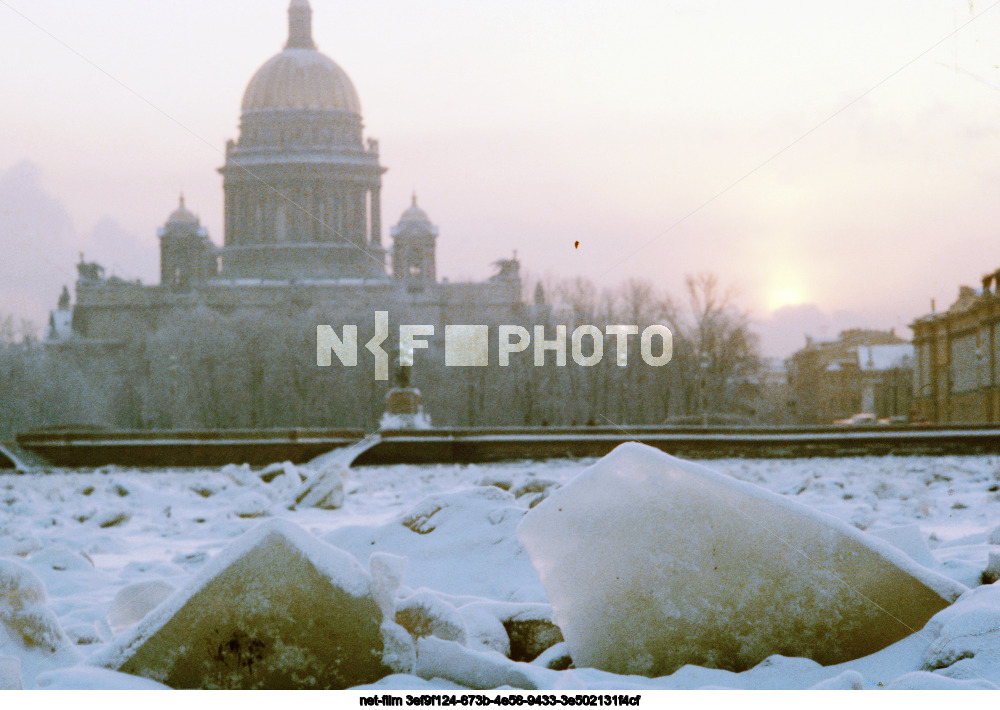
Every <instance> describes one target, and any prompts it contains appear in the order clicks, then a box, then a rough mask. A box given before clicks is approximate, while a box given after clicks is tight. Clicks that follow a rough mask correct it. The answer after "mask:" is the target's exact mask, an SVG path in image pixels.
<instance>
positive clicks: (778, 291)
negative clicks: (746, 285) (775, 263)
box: [767, 285, 805, 312]
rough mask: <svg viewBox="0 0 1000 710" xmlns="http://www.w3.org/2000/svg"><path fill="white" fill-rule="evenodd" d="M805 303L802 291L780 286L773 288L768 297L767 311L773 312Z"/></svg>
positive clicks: (793, 287) (792, 287)
mask: <svg viewBox="0 0 1000 710" xmlns="http://www.w3.org/2000/svg"><path fill="white" fill-rule="evenodd" d="M804 302H805V297H804V296H803V294H802V291H801V289H798V288H796V287H795V286H787V285H785V286H779V287H777V288H773V289H771V290H770V292H769V293H768V295H767V309H768V310H769V311H771V312H774V311H776V310H778V309H779V308H784V307H785V306H797V305H799V304H800V303H804Z"/></svg>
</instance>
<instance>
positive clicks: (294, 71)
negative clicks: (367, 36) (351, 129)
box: [243, 0, 361, 114]
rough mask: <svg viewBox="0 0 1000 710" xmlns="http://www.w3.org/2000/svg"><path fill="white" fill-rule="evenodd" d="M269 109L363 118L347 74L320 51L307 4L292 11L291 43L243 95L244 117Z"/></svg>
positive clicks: (295, 4)
mask: <svg viewBox="0 0 1000 710" xmlns="http://www.w3.org/2000/svg"><path fill="white" fill-rule="evenodd" d="M267 109H318V110H334V111H346V112H349V113H354V114H360V113H361V103H360V102H359V101H358V94H357V91H355V89H354V85H353V84H352V83H351V80H350V78H349V77H348V76H347V73H346V72H345V71H344V70H343V69H341V68H340V67H339V66H338V65H337V63H336V62H334V61H333V60H332V59H330V58H329V57H328V56H326V55H325V54H323V53H321V52H319V51H318V50H317V49H316V45H315V44H314V43H313V40H312V10H311V9H310V7H309V3H308V1H307V0H292V3H291V5H290V6H289V8H288V43H287V44H286V45H285V49H284V51H282V52H281V53H279V54H277V55H275V56H273V57H271V59H269V60H268V61H267V62H265V63H264V66H262V67H261V68H260V69H258V70H257V73H256V74H254V76H253V78H252V79H251V80H250V83H249V84H248V85H247V90H246V93H244V94H243V113H249V112H252V111H263V110H267Z"/></svg>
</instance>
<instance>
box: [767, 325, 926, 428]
mask: <svg viewBox="0 0 1000 710" xmlns="http://www.w3.org/2000/svg"><path fill="white" fill-rule="evenodd" d="M786 369H787V371H788V382H789V390H790V393H791V404H792V411H793V415H794V418H795V419H796V420H797V421H798V422H799V423H802V424H831V423H833V422H835V421H837V420H841V419H847V418H848V417H851V416H853V415H855V414H871V415H874V417H875V418H878V419H882V418H887V417H900V418H902V417H906V418H909V417H910V415H911V407H912V397H913V391H912V389H913V386H912V385H913V346H912V345H910V344H909V343H907V342H906V341H905V340H903V339H902V338H900V337H898V336H897V335H896V334H895V333H894V332H892V331H882V330H867V329H851V330H845V331H843V332H841V333H840V335H839V336H838V337H837V338H836V339H835V340H827V341H819V340H813V339H812V338H807V340H806V346H805V347H804V348H802V349H801V350H798V351H797V352H796V353H794V354H793V355H792V356H791V357H790V358H788V360H787V361H786Z"/></svg>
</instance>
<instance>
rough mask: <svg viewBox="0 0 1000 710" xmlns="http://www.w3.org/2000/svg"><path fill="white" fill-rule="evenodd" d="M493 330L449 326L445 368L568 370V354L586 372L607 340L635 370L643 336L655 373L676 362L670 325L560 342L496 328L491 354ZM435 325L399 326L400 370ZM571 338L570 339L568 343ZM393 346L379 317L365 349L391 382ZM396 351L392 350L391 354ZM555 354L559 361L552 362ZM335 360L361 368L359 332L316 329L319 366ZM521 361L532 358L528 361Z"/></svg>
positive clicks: (385, 319) (584, 330) (587, 329)
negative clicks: (633, 348) (634, 341)
mask: <svg viewBox="0 0 1000 710" xmlns="http://www.w3.org/2000/svg"><path fill="white" fill-rule="evenodd" d="M490 327H491V326H488V325H446V326H445V327H444V364H445V365H446V366H448V367H487V366H489V365H491V364H493V365H499V366H500V367H508V366H509V365H510V363H511V356H512V355H516V354H517V353H523V352H525V351H526V350H528V349H529V348H531V350H532V356H533V362H534V364H535V366H536V367H541V366H543V365H545V364H546V362H547V361H552V360H554V361H555V364H556V366H558V367H565V365H566V363H567V353H568V354H569V357H572V358H573V362H575V363H576V364H577V365H580V366H581V367H593V366H594V365H597V364H598V363H599V362H601V361H602V360H603V359H604V351H605V339H609V340H612V341H613V344H612V348H611V349H613V351H614V358H615V362H616V364H617V365H618V366H619V367H625V366H627V365H628V364H629V354H630V353H629V336H630V335H633V336H634V335H638V336H639V356H640V358H641V359H642V361H643V362H644V363H646V364H647V365H649V366H651V367H662V366H663V365H666V364H667V363H668V362H670V358H671V357H672V356H673V349H674V348H673V335H672V334H671V332H670V329H669V328H667V326H665V325H650V326H647V327H646V328H644V329H643V330H642V332H641V333H640V332H639V326H637V325H608V326H605V327H604V329H603V330H601V329H600V328H599V327H597V326H595V325H580V326H577V327H576V328H574V329H573V332H572V333H567V328H566V326H565V325H557V326H555V335H554V337H551V338H550V337H547V336H546V333H545V326H541V325H536V326H534V327H533V328H532V329H531V330H528V328H526V327H524V326H521V325H499V326H493V327H494V328H495V330H496V335H497V338H496V344H497V345H496V349H495V350H496V351H495V353H493V355H494V356H493V357H491V353H490ZM434 331H435V328H434V326H433V325H427V324H423V325H413V324H406V325H403V324H401V325H400V326H399V334H398V335H399V338H398V345H399V353H400V359H399V364H400V365H402V366H412V365H413V353H414V352H415V351H416V350H420V349H423V348H428V347H429V346H430V341H429V340H427V338H432V337H433V336H434V335H435V332H434ZM567 336H568V337H567ZM388 340H389V312H388V311H375V335H374V336H372V338H371V339H370V340H369V341H368V342H367V343H365V344H364V348H365V350H367V351H368V352H369V353H371V355H372V357H373V362H374V365H375V379H376V380H388V379H389V353H388V352H387V351H386V350H385V349H384V348H383V346H384V345H386V344H387V341H388ZM391 347H392V345H391V344H390V348H391ZM549 351H551V352H552V353H553V357H551V358H546V353H548V352H549ZM334 356H336V358H337V360H339V361H340V364H341V365H347V366H348V367H354V366H356V365H357V364H358V326H357V325H344V326H343V327H342V329H341V332H340V334H339V335H338V334H337V331H336V330H334V328H333V326H332V325H317V326H316V364H317V365H319V366H320V367H330V366H331V365H332V364H333V360H334ZM521 357H528V355H522V356H521Z"/></svg>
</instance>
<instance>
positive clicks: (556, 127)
mask: <svg viewBox="0 0 1000 710" xmlns="http://www.w3.org/2000/svg"><path fill="white" fill-rule="evenodd" d="M287 4H288V3H287V0H259V1H257V2H254V3H253V4H252V10H251V9H249V8H248V3H246V2H239V1H238V0H213V2H211V3H205V2H199V1H195V0H172V1H171V2H162V1H159V0H157V1H156V2H153V1H148V2H142V3H135V2H125V1H124V0H119V1H114V0H90V1H89V2H87V3H78V2H71V1H70V0H30V2H29V1H28V0H0V65H2V67H3V69H4V71H3V72H2V73H0V92H2V95H3V96H4V101H3V103H2V108H0V135H2V140H0V314H7V313H15V314H16V315H18V316H21V317H25V318H30V319H32V320H34V321H36V322H37V323H42V322H44V320H45V317H46V311H47V309H48V308H51V307H54V305H55V302H56V299H57V297H58V294H59V290H60V289H61V286H62V284H64V283H65V284H71V283H72V281H73V280H74V279H75V271H74V268H73V265H74V263H75V262H76V261H77V259H78V252H80V251H84V252H85V253H86V255H87V258H88V260H90V259H96V260H98V261H101V262H103V263H105V264H106V265H107V266H108V267H110V270H111V271H113V272H114V273H115V274H117V275H118V276H120V277H122V278H127V279H135V278H141V279H142V280H143V281H146V282H156V281H157V279H158V274H157V264H158V252H157V241H156V229H157V228H158V227H159V226H161V225H162V224H163V222H164V221H165V219H166V217H167V215H168V214H169V213H170V211H171V210H172V209H173V208H174V206H175V205H176V202H177V195H178V192H179V191H181V190H183V192H184V194H185V197H186V201H187V205H188V206H189V207H190V208H192V209H193V210H194V211H196V212H197V213H199V214H200V216H201V219H202V222H203V224H205V225H206V226H207V227H208V230H209V234H210V235H211V237H212V239H213V240H214V241H215V242H216V243H217V244H221V243H222V239H223V231H222V189H221V178H220V176H219V175H218V173H217V172H216V169H217V168H218V167H219V166H220V165H221V164H222V162H223V150H224V147H225V142H226V140H227V139H230V138H235V137H236V135H237V122H238V119H239V106H240V100H241V97H242V93H243V90H244V88H245V86H246V83H247V81H248V80H249V78H250V77H251V75H252V74H253V72H254V71H255V70H256V69H257V68H258V67H259V66H260V65H261V64H262V63H263V62H264V61H265V60H266V59H268V58H269V57H270V56H272V55H273V54H275V53H276V52H278V51H279V50H280V49H281V47H282V45H283V42H284V39H285V34H286V24H285V10H286V7H287ZM312 5H313V10H314V36H315V38H316V41H317V44H318V46H319V48H320V50H321V51H323V52H324V53H326V54H328V55H329V56H330V57H332V58H333V59H334V60H335V61H336V62H337V63H338V64H340V65H341V66H342V67H343V68H344V69H345V70H346V71H347V73H348V74H349V75H350V77H351V78H352V80H353V82H354V84H355V86H356V87H357V90H358V93H359V95H360V98H361V104H362V111H363V116H364V120H365V125H366V134H367V135H369V136H372V137H375V138H377V139H379V141H380V144H381V159H382V162H383V164H385V165H386V166H387V167H388V168H389V172H388V173H387V174H386V175H385V178H384V188H383V215H384V221H385V223H386V227H385V232H386V234H384V235H383V236H384V237H386V238H388V234H387V232H388V225H391V224H395V222H396V221H397V219H398V216H399V214H400V213H401V212H402V211H403V209H405V207H406V206H407V205H408V204H409V199H410V194H411V192H412V191H413V190H416V191H417V193H418V195H419V200H420V204H421V206H422V207H424V208H425V209H426V210H427V212H428V213H429V215H430V216H431V218H432V219H433V220H434V222H435V223H436V224H437V225H438V226H439V227H440V230H441V236H440V239H439V243H438V272H439V274H440V275H442V276H446V277H449V278H452V279H458V278H466V277H471V278H483V277H485V276H487V275H488V274H490V273H491V271H492V270H491V267H490V263H491V262H492V261H493V260H495V259H497V258H500V257H507V256H509V255H510V254H511V253H512V252H513V251H514V250H516V251H517V254H518V257H519V258H520V259H521V261H522V265H523V269H524V270H525V271H527V272H529V273H533V274H544V273H552V274H558V275H564V276H571V275H572V276H575V275H582V276H586V277H589V278H591V279H593V280H594V281H596V282H598V283H600V284H606V285H613V284H615V283H618V282H620V281H622V280H624V279H626V278H629V277H638V278H643V279H648V280H651V281H653V282H655V283H656V284H657V285H658V286H659V287H660V288H662V289H663V290H665V291H668V292H672V293H680V292H681V290H682V287H683V278H684V275H685V274H687V273H695V272H701V271H714V272H716V273H718V274H719V275H720V277H721V278H722V280H723V281H724V282H726V283H732V284H736V285H737V286H738V287H739V289H740V293H741V302H742V303H743V305H745V306H746V307H748V308H750V309H752V311H753V312H754V314H755V316H756V317H757V322H758V329H759V330H760V331H761V332H762V334H763V336H764V346H765V352H767V353H768V354H782V355H783V354H788V352H790V351H791V350H792V349H794V348H795V347H798V346H799V345H801V344H802V342H803V335H804V334H805V333H811V334H813V335H816V336H823V335H834V334H835V333H836V330H837V329H839V328H842V327H849V326H855V325H863V326H879V327H896V329H897V332H900V333H901V334H903V335H905V336H907V337H908V336H909V331H908V330H907V329H906V327H905V326H906V324H907V323H908V322H910V321H911V320H912V319H913V318H914V317H916V316H919V315H922V314H924V313H926V312H928V311H929V310H930V301H931V299H935V300H936V302H937V307H938V308H939V309H941V308H944V307H946V306H947V305H948V304H950V303H951V302H952V301H953V300H954V298H955V296H956V295H957V292H958V287H959V285H960V284H962V283H967V284H972V285H975V284H976V283H977V282H978V279H979V277H980V276H981V275H982V274H983V273H986V272H987V271H992V270H994V269H995V268H997V267H998V266H1000V253H998V251H1000V250H998V249H997V248H996V236H997V227H996V225H997V224H998V223H1000V201H998V199H997V195H998V191H1000V140H998V137H997V133H996V130H995V126H997V125H998V122H1000V68H998V65H1000V8H997V7H995V5H994V4H983V5H979V4H976V5H974V6H973V5H971V4H969V3H968V2H950V1H944V0H941V1H936V0H933V1H932V0H924V1H922V2H915V1H912V0H911V1H908V2H901V1H900V2H896V1H885V2H879V3H877V4H873V3H870V2H824V3H802V2H777V1H773V0H767V1H766V2H754V3H752V4H751V3H740V2H735V1H728V0H727V1H722V2H714V3H696V2H669V3H668V2H659V1H654V0H650V1H648V2H641V1H639V0H632V1H631V2H628V3H607V2H601V1H599V0H573V1H572V2H569V1H556V0H531V1H528V0H509V1H507V2H504V3H468V2H460V1H459V0H449V1H443V0H431V1H428V2H423V3H414V2H412V1H407V0H369V1H368V2H365V3H356V2H346V1H343V0H337V1H334V0H313V3H312ZM25 18H30V22H29V21H28V20H26V19H25ZM970 20H973V22H971V24H968V25H967V26H966V27H964V29H960V30H959V31H958V32H957V33H956V34H955V35H954V36H953V37H948V36H949V34H950V33H953V32H955V30H956V29H957V28H959V27H960V26H962V25H963V24H965V23H968V22H969V21H970ZM32 23H34V24H32ZM942 40H943V41H942ZM938 43H939V44H938ZM935 44H937V46H936V48H934V49H931V48H932V47H933V46H934V45H935ZM929 49H930V51H928V50H929ZM81 55H82V57H85V58H86V59H87V60H89V62H88V61H85V60H84V59H83V58H81ZM914 60H915V61H914ZM91 62H92V63H91ZM911 62H912V63H911ZM908 63H909V64H908ZM907 64H908V66H905V65H907ZM901 67H904V68H902V69H901ZM900 69H901V70H900ZM880 82H882V83H881V84H880ZM876 85H877V86H876ZM872 87H876V88H874V89H873V90H872V91H871V92H870V93H867V94H865V92H867V91H868V90H869V89H872ZM859 97H861V98H860V99H859ZM841 109H843V110H841ZM838 111H840V113H837V112H838ZM834 114H836V115H834ZM831 116H833V117H832V118H830V117H831ZM828 118H829V119H830V120H826V119H828ZM824 121H825V122H824ZM813 129H815V130H813ZM802 136H805V137H803V138H802V139H801V140H799V141H797V142H795V141H796V139H799V138H800V137H802ZM793 142H794V143H793ZM790 144H791V145H790ZM786 147H787V150H784V151H783V149H785V148H786ZM782 151H783V152H782ZM775 156H776V157H775ZM772 158H773V159H772ZM744 176H746V177H745V179H742V180H741V178H744ZM737 181H739V182H737ZM734 183H736V184H735V185H734ZM730 186H732V187H731V188H730ZM727 188H730V189H728V190H727ZM720 193H721V194H720ZM716 196H718V197H716ZM713 198H715V199H713ZM706 202H707V203H708V204H705V203H706ZM702 205H704V207H702V208H701V209H698V208H699V207H701V206H702ZM693 210H697V211H696V212H695V213H694V214H693V215H691V216H689V217H688V218H687V219H683V218H684V217H685V216H686V215H689V213H691V212H692V211H693ZM678 221H680V223H679V224H678ZM672 225H676V226H673V227H672ZM671 227H672V228H671ZM576 241H579V242H580V244H579V248H575V247H574V243H575V242H576Z"/></svg>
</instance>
